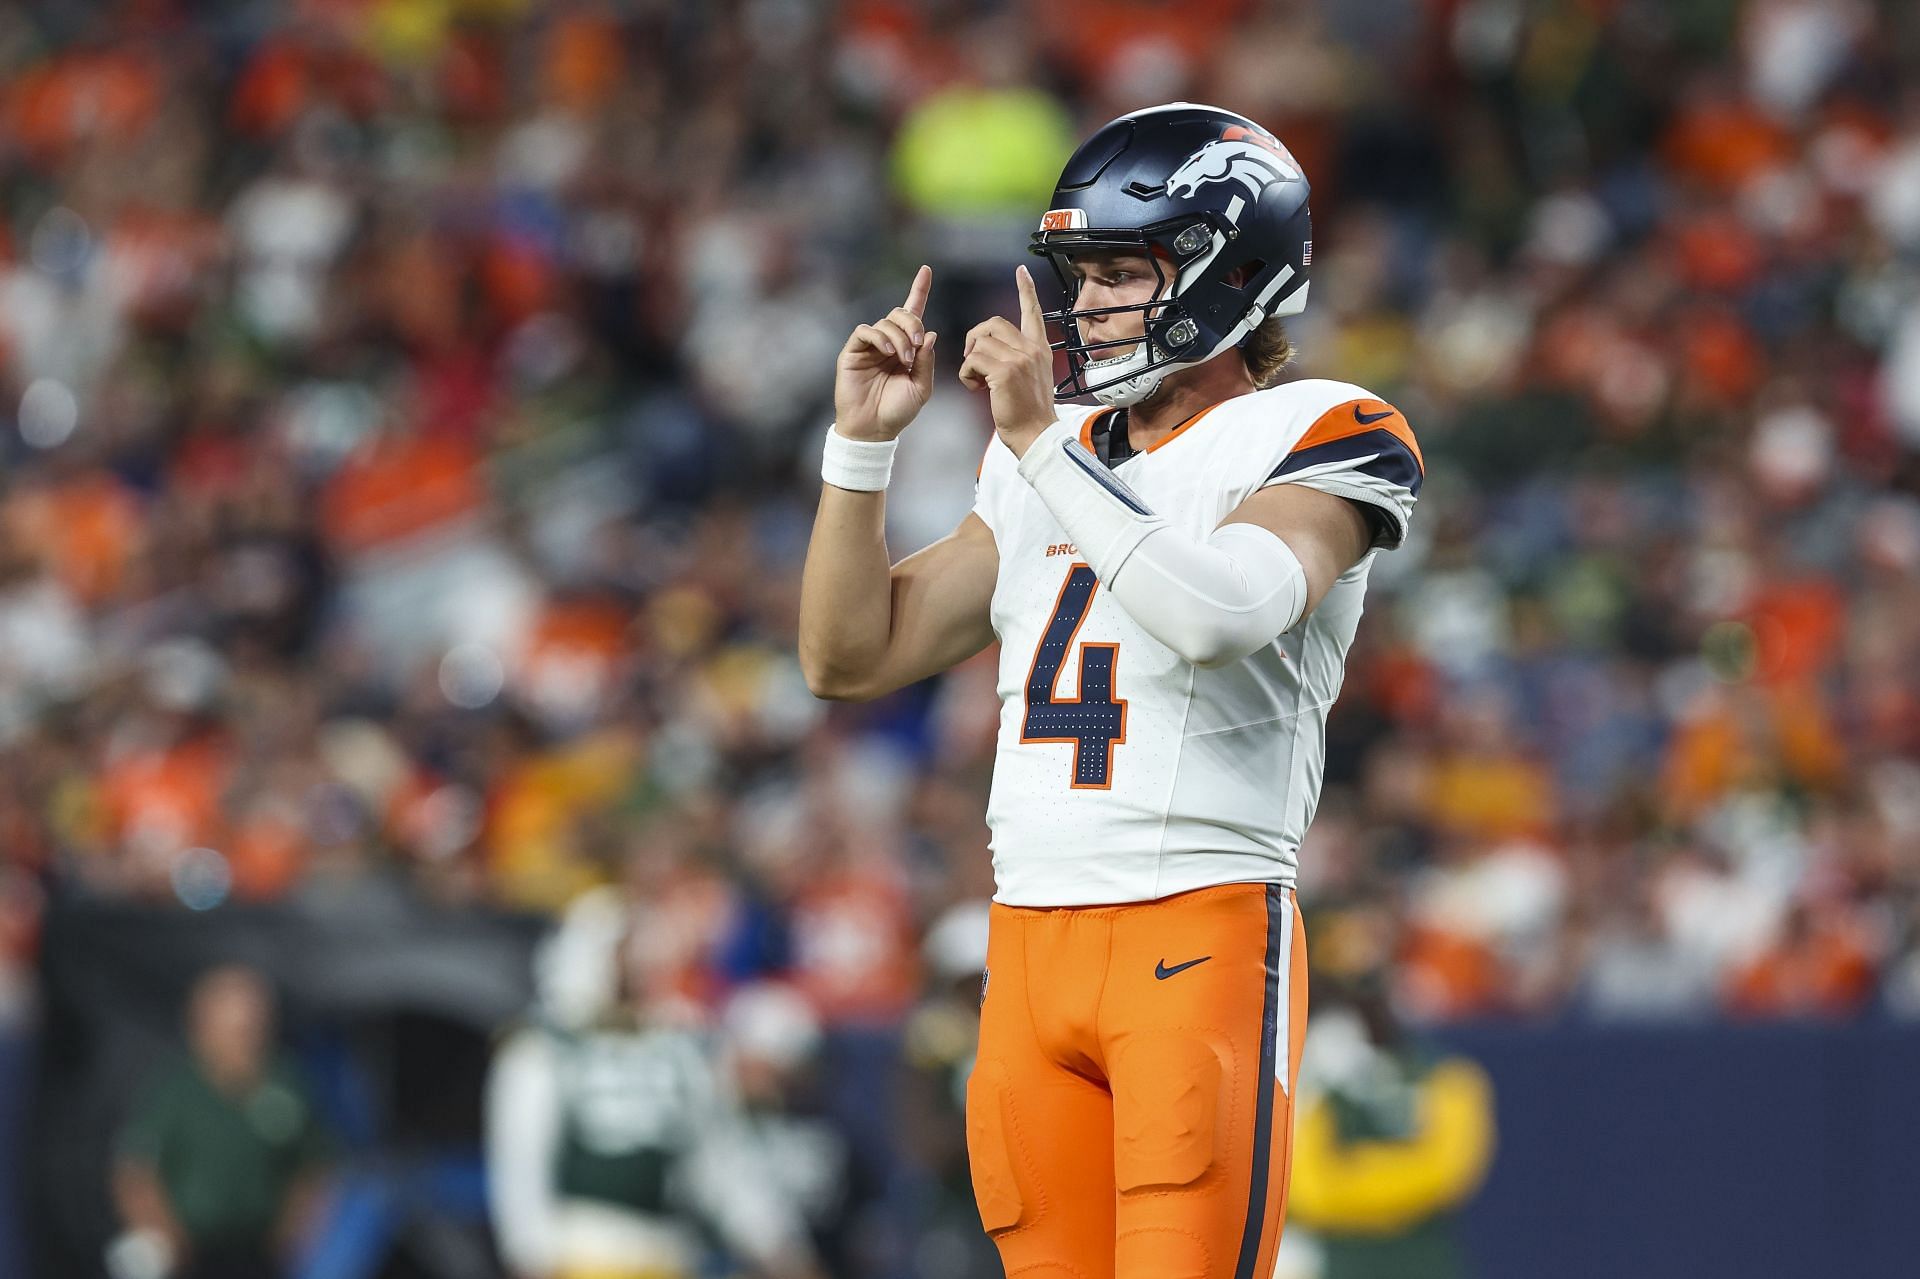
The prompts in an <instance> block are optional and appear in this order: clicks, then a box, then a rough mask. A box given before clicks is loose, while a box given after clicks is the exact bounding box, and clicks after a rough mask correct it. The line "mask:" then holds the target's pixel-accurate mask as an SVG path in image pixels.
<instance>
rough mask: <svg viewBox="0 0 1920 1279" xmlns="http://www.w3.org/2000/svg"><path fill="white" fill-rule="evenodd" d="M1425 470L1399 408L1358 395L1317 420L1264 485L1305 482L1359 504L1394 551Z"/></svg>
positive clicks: (1376, 542) (1379, 540) (1380, 543)
mask: <svg viewBox="0 0 1920 1279" xmlns="http://www.w3.org/2000/svg"><path fill="white" fill-rule="evenodd" d="M1426 470H1427V466H1426V459H1425V458H1424V457H1422V456H1421V454H1420V442H1419V440H1417V439H1415V438H1414V434H1413V428H1412V427H1410V426H1408V425H1407V419H1406V418H1405V417H1404V416H1402V414H1401V413H1400V410H1398V409H1396V408H1394V407H1393V406H1392V405H1391V404H1388V403H1387V402H1386V401H1384V400H1376V399H1369V398H1356V399H1349V400H1343V401H1342V402H1340V403H1339V404H1336V405H1334V406H1333V407H1332V408H1330V409H1328V410H1326V411H1325V412H1324V413H1322V414H1321V415H1320V416H1319V417H1318V418H1317V419H1315V421H1314V423H1313V425H1312V426H1310V427H1308V428H1307V431H1306V434H1304V435H1302V436H1301V437H1300V439H1299V442H1298V443H1296V444H1295V445H1294V446H1293V448H1292V449H1291V450H1290V451H1289V452H1288V453H1287V455H1286V456H1285V457H1284V458H1282V459H1281V460H1280V464H1279V465H1278V466H1276V467H1274V469H1273V471H1272V472H1271V473H1270V474H1269V475H1268V476H1267V478H1266V479H1265V480H1264V481H1263V482H1262V483H1261V485H1260V487H1261V488H1266V487H1267V486H1268V485H1272V484H1304V485H1306V486H1307V487H1308V488H1314V489H1319V490H1320V491H1321V492H1322V493H1331V494H1333V495H1334V496H1335V497H1344V498H1346V499H1348V500H1349V501H1352V502H1356V503H1358V504H1359V505H1360V506H1361V507H1362V508H1363V509H1365V510H1366V511H1367V512H1368V513H1369V514H1370V515H1371V516H1373V518H1372V519H1371V520H1369V523H1371V524H1372V525H1373V528H1374V536H1373V546H1375V547H1380V548H1384V549H1386V550H1392V549H1393V548H1395V547H1397V546H1399V545H1400V544H1401V543H1402V542H1404V541H1406V539H1407V522H1408V520H1409V519H1411V518H1412V515H1413V504H1414V500H1415V499H1416V498H1418V497H1419V495H1420V482H1421V480H1422V479H1424V478H1425V477H1426Z"/></svg>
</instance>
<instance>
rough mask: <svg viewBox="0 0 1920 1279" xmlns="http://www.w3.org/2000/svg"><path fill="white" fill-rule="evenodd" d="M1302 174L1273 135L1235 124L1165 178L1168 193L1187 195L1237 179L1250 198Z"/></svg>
mask: <svg viewBox="0 0 1920 1279" xmlns="http://www.w3.org/2000/svg"><path fill="white" fill-rule="evenodd" d="M1303 176H1304V175H1303V174H1302V173H1301V172H1300V166H1299V165H1298V164H1296V163H1295V162H1294V159H1293V156H1292V155H1291V154H1289V153H1288V151H1287V149H1286V148H1285V147H1283V146H1281V145H1280V144H1279V143H1278V142H1276V141H1274V140H1273V139H1272V138H1269V137H1265V136H1263V135H1261V134H1258V133H1255V132H1254V131H1253V130H1251V129H1247V128H1244V127H1242V126H1240V125H1235V126H1233V127H1232V128H1230V129H1228V130H1227V131H1226V132H1225V133H1223V134H1221V135H1220V136H1219V137H1218V138H1216V139H1214V140H1213V141H1212V142H1209V143H1206V144H1205V145H1204V146H1202V147H1201V148H1200V149H1199V150H1198V151H1195V152H1194V153H1193V154H1192V155H1190V156H1188V157H1187V158H1186V159H1185V160H1183V161H1181V163H1180V167H1179V168H1177V169H1175V170H1174V171H1173V176H1171V177H1169V178H1168V179H1167V194H1168V195H1175V196H1181V197H1185V196H1190V195H1192V194H1194V193H1195V192H1196V191H1198V190H1199V189H1200V188H1201V187H1203V186H1206V185H1207V184H1208V183H1210V182H1238V183H1240V184H1241V185H1243V186H1245V187H1246V189H1247V195H1248V197H1249V198H1250V199H1254V200H1258V199H1259V198H1260V193H1261V192H1262V191H1264V190H1266V189H1267V188H1268V187H1270V186H1272V185H1273V184H1274V183H1276V182H1297V181H1299V180H1301V178H1302V177H1303Z"/></svg>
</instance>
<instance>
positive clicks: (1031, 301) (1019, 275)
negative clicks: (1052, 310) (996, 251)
mask: <svg viewBox="0 0 1920 1279" xmlns="http://www.w3.org/2000/svg"><path fill="white" fill-rule="evenodd" d="M1013 283H1014V286H1015V287H1016V288H1018V289H1019V290H1020V333H1021V335H1022V336H1023V337H1025V338H1027V340H1029V341H1032V342H1039V343H1041V344H1043V345H1044V344H1045V343H1046V340H1047V317H1046V312H1044V311H1042V310H1041V309H1040V290H1039V289H1037V288H1035V287H1034V283H1033V273H1032V272H1030V271H1028V270H1027V268H1025V267H1023V266H1022V267H1015V268H1014V272H1013Z"/></svg>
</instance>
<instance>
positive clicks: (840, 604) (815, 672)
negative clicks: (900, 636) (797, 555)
mask: <svg viewBox="0 0 1920 1279" xmlns="http://www.w3.org/2000/svg"><path fill="white" fill-rule="evenodd" d="M892 627H893V589H892V576H891V564H890V562H889V561H888V558H887V537H886V494H885V493H884V492H868V493H857V492H851V491H849V490H846V489H842V488H838V487H835V486H834V485H832V484H822V485H821V486H820V508H819V510H818V512H817V513H816V515H815V517H814V521H813V537H812V540H811V541H809V542H808V544H807V563H806V567H805V569H804V570H803V572H802V575H801V579H800V669H801V670H802V671H803V672H804V673H805V675H806V678H807V683H808V684H809V686H811V687H812V688H813V690H814V691H815V692H816V693H819V694H821V695H823V696H831V695H832V694H833V693H834V692H835V691H836V690H838V689H840V688H843V687H845V686H846V684H847V683H848V682H849V681H851V680H852V679H853V678H855V677H856V676H858V675H859V674H861V673H863V672H870V671H872V670H873V669H874V667H876V666H877V665H878V664H879V662H880V660H881V657H882V656H883V655H884V654H885V653H886V649H887V639H888V636H889V635H890V634H891V632H892Z"/></svg>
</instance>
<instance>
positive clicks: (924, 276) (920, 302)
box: [907, 266, 933, 319]
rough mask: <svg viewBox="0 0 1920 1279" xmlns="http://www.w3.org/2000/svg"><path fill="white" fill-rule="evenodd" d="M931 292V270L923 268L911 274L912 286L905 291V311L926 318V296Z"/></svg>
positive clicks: (927, 267)
mask: <svg viewBox="0 0 1920 1279" xmlns="http://www.w3.org/2000/svg"><path fill="white" fill-rule="evenodd" d="M932 291H933V268H932V267H930V266H923V267H921V268H920V269H919V270H918V271H915V272H914V273H913V285H912V287H911V288H909V289H908V290H907V310H909V311H911V312H913V313H914V314H915V315H917V316H919V317H921V318H922V319H925V318H926V314H927V294H929V293H931V292H932Z"/></svg>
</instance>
